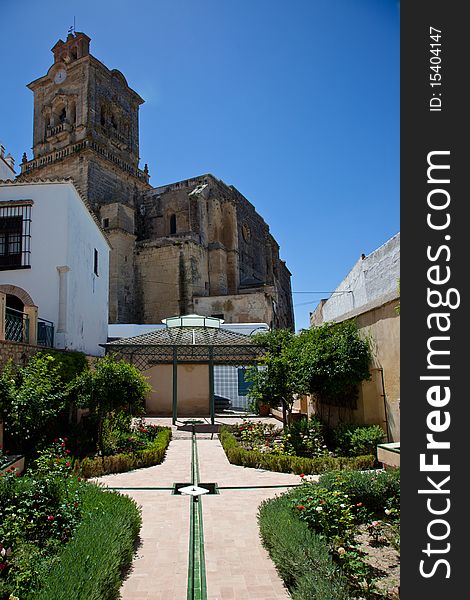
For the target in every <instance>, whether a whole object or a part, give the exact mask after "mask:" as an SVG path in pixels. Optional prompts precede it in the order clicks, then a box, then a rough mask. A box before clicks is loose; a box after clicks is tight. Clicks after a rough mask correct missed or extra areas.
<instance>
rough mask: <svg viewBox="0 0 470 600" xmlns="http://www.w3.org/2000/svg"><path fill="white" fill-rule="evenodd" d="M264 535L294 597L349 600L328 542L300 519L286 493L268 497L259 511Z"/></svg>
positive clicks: (301, 598)
mask: <svg viewBox="0 0 470 600" xmlns="http://www.w3.org/2000/svg"><path fill="white" fill-rule="evenodd" d="M258 521H259V526H260V533H261V538H262V540H263V544H264V546H265V548H266V549H267V550H268V552H269V554H270V556H271V559H272V560H273V562H274V564H275V565H276V568H277V570H278V572H279V575H280V576H281V577H282V579H283V580H284V582H285V584H286V586H287V587H288V589H289V591H290V592H291V594H292V598H293V599H294V600H314V599H317V600H332V599H333V598H334V599H335V600H348V599H349V597H350V596H349V588H348V585H347V582H346V580H345V578H344V577H343V574H342V573H341V570H340V569H339V568H338V567H337V566H336V565H335V564H334V563H333V561H332V560H331V558H330V555H329V552H328V546H327V545H326V543H325V542H324V541H323V539H322V538H321V537H320V536H318V535H316V534H315V533H314V532H312V531H311V530H310V529H309V528H308V525H307V523H305V522H302V521H300V520H299V519H297V518H296V517H295V516H294V515H293V513H292V508H291V506H290V500H289V498H288V497H287V496H280V497H277V498H274V499H272V500H265V501H264V502H263V503H262V504H261V506H260V508H259V512H258Z"/></svg>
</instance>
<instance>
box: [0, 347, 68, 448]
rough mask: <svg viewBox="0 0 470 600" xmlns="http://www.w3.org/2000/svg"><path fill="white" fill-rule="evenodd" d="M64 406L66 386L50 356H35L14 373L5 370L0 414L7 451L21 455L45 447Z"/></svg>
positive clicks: (45, 354) (2, 378) (7, 369)
mask: <svg viewBox="0 0 470 600" xmlns="http://www.w3.org/2000/svg"><path fill="white" fill-rule="evenodd" d="M66 403H67V392H66V386H65V384H64V382H63V381H62V380H61V377H60V374H59V365H58V361H57V359H56V358H55V357H54V356H52V355H51V354H48V353H42V352H41V353H38V354H36V355H35V356H33V357H32V358H31V359H30V360H29V362H28V364H27V365H26V366H25V367H23V368H21V369H19V370H18V371H17V372H14V371H13V369H12V368H11V367H10V366H7V367H6V368H5V369H4V370H3V372H2V374H1V376H0V410H1V415H2V418H3V421H4V424H5V431H6V433H7V434H8V440H9V446H11V445H12V444H13V447H11V448H10V447H9V450H11V451H15V452H22V453H24V452H26V451H27V450H28V449H31V447H36V446H40V445H41V444H42V443H44V441H45V440H46V438H47V436H48V434H49V433H50V431H49V430H50V428H51V425H52V423H54V421H55V419H57V418H58V417H59V415H61V414H62V413H63V412H64V410H65V407H66Z"/></svg>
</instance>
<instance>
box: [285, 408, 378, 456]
mask: <svg viewBox="0 0 470 600" xmlns="http://www.w3.org/2000/svg"><path fill="white" fill-rule="evenodd" d="M323 430H324V425H323V423H322V422H321V421H320V419H318V418H316V417H312V418H310V419H300V421H294V422H293V423H292V424H291V425H289V426H288V427H286V429H285V430H284V431H283V438H284V440H285V441H286V442H287V446H288V447H289V448H291V449H292V453H293V454H296V455H297V456H305V457H313V456H321V455H322V454H325V453H326V452H327V450H326V445H325V439H324V435H323ZM364 454H366V453H365V452H364Z"/></svg>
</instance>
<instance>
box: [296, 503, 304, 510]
mask: <svg viewBox="0 0 470 600" xmlns="http://www.w3.org/2000/svg"><path fill="white" fill-rule="evenodd" d="M297 508H298V509H299V510H304V509H305V506H304V505H303V504H299V506H298V507H297Z"/></svg>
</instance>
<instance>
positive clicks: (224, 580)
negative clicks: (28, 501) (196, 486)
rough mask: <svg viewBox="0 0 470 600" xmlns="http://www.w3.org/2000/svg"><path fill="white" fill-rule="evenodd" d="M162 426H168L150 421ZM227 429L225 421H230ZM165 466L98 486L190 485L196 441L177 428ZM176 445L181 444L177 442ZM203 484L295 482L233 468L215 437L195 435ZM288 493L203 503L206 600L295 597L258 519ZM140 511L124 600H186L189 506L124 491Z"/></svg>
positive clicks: (247, 493) (228, 496)
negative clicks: (262, 507)
mask: <svg viewBox="0 0 470 600" xmlns="http://www.w3.org/2000/svg"><path fill="white" fill-rule="evenodd" d="M149 422H154V423H158V424H162V425H169V424H171V420H170V423H168V420H164V419H149ZM224 422H226V421H225V420H224ZM173 432H174V435H173V440H172V441H171V443H170V446H169V448H168V452H167V456H166V459H165V461H164V462H163V463H162V464H161V465H157V466H154V467H149V468H147V469H138V470H135V471H131V472H129V473H121V474H118V475H106V476H104V477H101V478H100V479H99V480H100V481H101V482H103V483H105V484H106V485H109V486H111V487H122V488H125V487H171V486H172V485H173V483H176V482H186V481H187V482H189V481H191V434H190V432H181V431H176V430H175V429H174V431H173ZM175 438H176V439H175ZM197 448H198V454H199V469H200V481H202V482H205V483H211V482H214V483H217V484H218V485H219V487H223V486H260V485H284V484H285V485H290V484H297V483H299V478H298V477H297V476H296V475H291V474H286V473H272V472H269V471H262V470H258V469H248V468H244V467H238V466H235V465H231V464H230V463H229V462H228V460H227V458H226V456H225V452H224V450H223V448H222V446H221V444H220V442H219V440H218V438H217V436H216V435H211V434H208V433H202V434H198V435H197ZM286 489H287V488H275V489H273V488H264V489H237V490H221V491H220V494H219V495H205V496H204V497H203V499H202V508H203V522H204V548H205V558H206V578H207V598H208V599H209V600H229V599H230V600H232V599H234V600H279V599H280V598H283V599H287V598H290V595H289V593H288V592H287V590H286V588H285V587H284V585H283V583H282V581H281V579H280V578H279V576H278V574H277V572H276V570H275V567H274V565H273V563H272V562H271V560H270V558H269V556H268V554H267V552H266V550H265V549H264V548H263V547H262V545H261V541H260V538H259V530H258V523H257V519H256V514H257V509H258V506H259V504H260V503H261V501H262V500H264V499H265V498H272V497H273V496H275V495H276V494H280V493H283V492H284V491H286ZM123 493H126V494H128V495H129V496H131V497H132V498H134V499H135V500H136V502H137V503H138V504H139V505H140V506H142V517H143V525H142V529H141V533H140V538H141V545H140V546H139V548H138V550H137V553H136V556H135V558H134V561H133V564H132V567H131V569H130V572H129V575H128V577H127V579H126V580H125V581H124V584H123V586H122V588H121V595H122V598H123V600H160V599H161V600H186V593H187V591H186V590H187V574H188V553H189V503H190V498H188V497H186V496H178V495H176V496H175V495H172V494H171V492H170V491H168V490H161V491H157V490H155V491H154V490H152V491H143V490H142V491H135V490H132V491H131V490H128V491H123Z"/></svg>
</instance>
